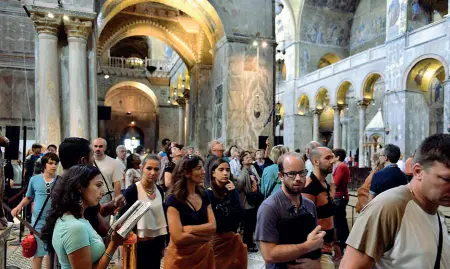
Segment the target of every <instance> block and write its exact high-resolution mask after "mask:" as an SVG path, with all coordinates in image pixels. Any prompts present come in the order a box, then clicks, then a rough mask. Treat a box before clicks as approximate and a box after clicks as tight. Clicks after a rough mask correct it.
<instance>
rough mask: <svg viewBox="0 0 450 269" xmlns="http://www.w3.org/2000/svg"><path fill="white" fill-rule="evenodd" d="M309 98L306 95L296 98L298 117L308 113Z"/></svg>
mask: <svg viewBox="0 0 450 269" xmlns="http://www.w3.org/2000/svg"><path fill="white" fill-rule="evenodd" d="M309 107H310V106H309V97H308V95H307V94H305V93H304V94H302V95H300V97H299V98H298V101H297V114H298V115H302V116H303V115H305V114H307V113H308V111H309Z"/></svg>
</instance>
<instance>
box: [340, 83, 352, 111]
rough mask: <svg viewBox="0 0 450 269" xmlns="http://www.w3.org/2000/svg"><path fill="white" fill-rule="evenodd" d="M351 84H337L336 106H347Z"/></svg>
mask: <svg viewBox="0 0 450 269" xmlns="http://www.w3.org/2000/svg"><path fill="white" fill-rule="evenodd" d="M352 86H353V83H352V82H351V81H350V80H344V81H343V82H342V83H340V84H339V87H338V89H337V90H336V105H347V93H348V90H349V88H350V87H352Z"/></svg>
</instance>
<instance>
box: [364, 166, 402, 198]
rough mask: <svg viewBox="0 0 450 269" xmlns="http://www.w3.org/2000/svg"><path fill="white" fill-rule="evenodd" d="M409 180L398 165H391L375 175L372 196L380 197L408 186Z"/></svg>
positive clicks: (372, 183)
mask: <svg viewBox="0 0 450 269" xmlns="http://www.w3.org/2000/svg"><path fill="white" fill-rule="evenodd" d="M406 184H408V180H407V179H406V176H405V174H404V173H403V172H402V170H400V168H398V166H397V165H396V164H389V165H387V166H386V167H385V168H383V169H381V170H380V171H378V172H376V173H375V174H374V175H373V178H372V182H371V183H370V194H372V195H378V194H380V193H382V192H384V191H387V190H389V189H392V188H395V187H398V186H401V185H406Z"/></svg>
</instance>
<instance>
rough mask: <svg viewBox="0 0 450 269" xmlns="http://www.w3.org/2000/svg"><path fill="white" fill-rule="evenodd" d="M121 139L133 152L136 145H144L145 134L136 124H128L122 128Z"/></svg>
mask: <svg viewBox="0 0 450 269" xmlns="http://www.w3.org/2000/svg"><path fill="white" fill-rule="evenodd" d="M121 140H122V145H125V147H126V148H127V150H130V151H131V152H134V149H136V147H137V146H139V145H144V143H143V142H144V141H145V134H144V132H143V131H142V129H141V128H139V127H138V126H135V125H130V126H128V127H127V128H125V129H124V130H123V132H122V139H121Z"/></svg>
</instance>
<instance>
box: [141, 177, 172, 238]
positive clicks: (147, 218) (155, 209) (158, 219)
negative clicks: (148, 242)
mask: <svg viewBox="0 0 450 269" xmlns="http://www.w3.org/2000/svg"><path fill="white" fill-rule="evenodd" d="M136 188H137V192H138V200H139V201H145V202H151V205H150V210H149V211H148V212H147V213H145V215H144V216H143V217H142V218H141V219H140V220H139V221H138V223H137V236H138V237H140V238H144V237H157V236H160V235H165V234H167V222H166V217H165V216H164V209H163V201H162V196H161V193H160V192H159V190H158V189H155V193H156V197H155V199H154V200H150V198H148V196H147V193H146V192H145V190H144V188H143V187H142V185H141V182H137V183H136Z"/></svg>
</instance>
